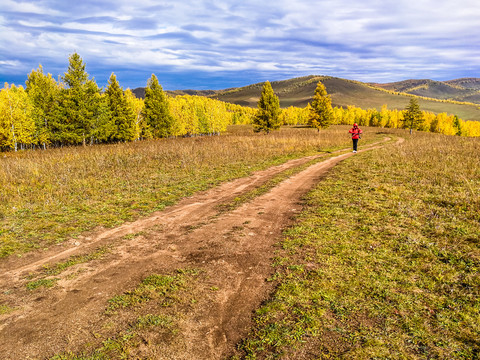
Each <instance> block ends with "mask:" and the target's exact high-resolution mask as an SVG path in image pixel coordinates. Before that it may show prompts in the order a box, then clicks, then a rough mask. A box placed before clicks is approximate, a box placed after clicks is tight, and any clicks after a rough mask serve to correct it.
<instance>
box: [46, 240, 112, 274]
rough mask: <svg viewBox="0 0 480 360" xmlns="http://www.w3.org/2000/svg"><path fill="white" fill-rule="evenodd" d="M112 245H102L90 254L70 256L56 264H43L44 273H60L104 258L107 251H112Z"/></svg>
mask: <svg viewBox="0 0 480 360" xmlns="http://www.w3.org/2000/svg"><path fill="white" fill-rule="evenodd" d="M110 250H111V247H109V246H102V247H99V248H98V249H96V250H95V251H94V252H92V253H90V254H83V255H74V256H71V257H69V258H68V260H66V261H62V262H59V263H56V264H47V265H44V266H43V269H42V273H43V274H44V275H47V276H52V275H58V274H61V273H62V272H64V271H65V270H67V269H68V268H70V267H72V266H75V265H78V264H84V263H87V262H89V261H92V260H97V259H100V258H102V257H103V256H104V255H105V254H106V253H108V252H110Z"/></svg>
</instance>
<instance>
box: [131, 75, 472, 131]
mask: <svg viewBox="0 0 480 360" xmlns="http://www.w3.org/2000/svg"><path fill="white" fill-rule="evenodd" d="M318 81H322V83H323V84H324V85H325V87H326V89H327V92H328V94H330V95H331V97H332V105H333V106H339V107H347V106H349V105H353V106H357V107H360V108H364V109H369V108H376V109H378V110H380V109H381V107H382V106H383V105H387V107H388V108H389V109H400V110H403V109H405V107H406V106H407V105H408V103H409V101H410V96H409V95H407V94H399V92H403V93H408V94H411V95H416V96H423V97H420V98H419V104H420V108H421V109H422V110H424V111H431V112H433V113H442V112H446V113H447V114H455V115H457V116H459V117H460V118H461V119H463V120H476V121H480V105H474V104H460V103H452V102H446V101H445V99H450V98H452V96H450V95H455V97H460V96H464V100H463V101H469V102H472V101H473V100H474V99H475V98H476V97H475V96H478V97H479V99H478V101H477V103H480V79H474V78H472V79H458V80H451V81H449V82H435V81H433V80H406V81H403V82H398V83H390V84H367V83H361V82H358V81H352V80H347V79H341V78H337V77H331V76H316V75H310V76H305V77H299V78H293V79H289V80H283V81H273V82H272V83H271V84H272V87H273V90H274V92H275V94H277V96H278V97H279V99H280V106H281V107H283V108H285V107H289V106H298V107H304V106H306V105H307V104H308V103H309V102H310V101H311V99H312V97H313V94H314V92H315V88H316V85H317V83H318ZM262 86H263V83H257V84H252V85H248V86H245V87H240V88H233V89H226V90H177V91H168V92H167V93H168V94H170V95H172V96H175V95H183V94H189V95H199V96H207V97H211V98H215V99H218V100H222V101H225V102H230V103H234V104H239V105H243V106H250V107H256V106H257V102H258V99H259V98H260V93H261V91H262ZM476 87H478V89H476ZM426 88H428V89H430V90H428V89H426ZM427 90H428V91H427ZM454 90H455V91H454ZM142 92H143V94H144V89H143V88H139V89H135V90H134V93H135V94H136V95H137V96H139V97H142V95H143V94H142ZM394 92H396V93H394ZM434 93H435V94H436V95H437V96H436V98H437V99H438V100H436V99H434V98H433V95H435V94H434ZM458 94H462V95H458ZM475 94H477V95H475ZM425 97H429V98H430V99H426V98H425Z"/></svg>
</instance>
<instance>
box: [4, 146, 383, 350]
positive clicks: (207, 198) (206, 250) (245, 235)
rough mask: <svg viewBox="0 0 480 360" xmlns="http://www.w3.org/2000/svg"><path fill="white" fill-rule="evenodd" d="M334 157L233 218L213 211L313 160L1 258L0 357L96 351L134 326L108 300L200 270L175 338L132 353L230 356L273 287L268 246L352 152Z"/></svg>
mask: <svg viewBox="0 0 480 360" xmlns="http://www.w3.org/2000/svg"><path fill="white" fill-rule="evenodd" d="M387 140H388V139H387ZM378 146H379V145H378V144H376V145H375V144H374V145H371V146H370V147H365V148H363V149H362V150H360V152H362V151H367V150H369V149H374V148H375V147H378ZM338 153H339V155H336V156H334V157H331V158H328V159H325V160H324V161H320V162H318V163H316V164H314V165H312V166H310V167H308V168H307V169H305V170H303V171H301V172H300V173H298V174H296V175H294V176H292V177H290V178H288V179H287V180H285V181H283V182H281V183H280V184H279V185H277V186H276V187H274V188H273V189H271V190H270V191H269V192H268V193H266V194H264V195H261V196H259V197H256V198H255V199H253V200H252V201H250V202H247V203H245V204H243V205H241V206H240V207H238V208H236V209H235V210H233V211H230V212H219V206H220V205H222V204H226V203H229V202H231V201H232V199H235V198H236V197H238V196H240V195H241V194H244V193H246V192H248V191H250V190H252V189H255V188H257V187H259V186H261V185H262V184H264V183H265V182H266V181H268V180H269V179H271V178H272V177H274V176H275V175H277V174H279V173H281V172H282V171H284V170H286V169H289V168H293V167H296V166H299V165H301V164H303V163H306V162H307V161H310V160H312V159H313V158H315V157H308V158H302V159H297V160H292V161H289V162H287V163H285V164H283V165H280V166H276V167H272V168H270V169H267V170H265V171H260V172H257V173H255V174H253V175H252V176H250V177H247V178H242V179H238V180H235V181H232V182H229V183H225V184H223V185H221V186H219V187H217V188H214V189H211V190H209V191H207V192H204V193H200V194H197V195H195V196H192V197H190V198H187V199H184V200H183V201H181V202H180V203H178V204H177V205H175V206H172V207H169V208H167V209H165V210H164V211H160V212H156V213H154V214H152V215H151V216H149V217H147V218H144V219H140V220H138V221H135V222H132V223H127V224H124V225H123V226H120V227H118V228H115V229H109V230H98V231H96V232H94V233H91V234H86V235H85V236H83V237H80V238H78V239H75V240H72V241H70V242H68V243H65V244H62V245H59V246H55V247H53V248H52V249H49V250H48V251H43V252H39V253H36V254H29V255H28V256H25V257H23V258H20V259H18V258H17V259H8V260H6V261H4V262H3V263H2V264H0V271H1V272H2V276H1V279H0V303H1V304H8V306H9V308H14V309H15V310H14V311H13V312H9V313H8V314H4V315H0V358H1V359H44V358H49V357H51V356H53V355H54V354H58V353H62V352H64V351H73V352H75V353H77V352H78V351H81V350H84V349H88V348H89V347H88V346H91V347H92V346H93V347H94V346H95V345H98V344H100V343H101V340H104V339H105V336H109V335H111V334H115V332H116V331H118V327H122V326H128V324H129V322H131V319H130V318H128V316H126V317H125V319H117V320H116V323H115V324H113V325H112V324H111V323H112V320H111V318H109V317H108V316H107V315H105V309H106V307H107V305H108V299H111V298H112V297H113V296H115V295H118V294H122V293H124V292H125V291H127V290H129V289H133V288H135V287H136V286H137V285H138V284H139V283H140V282H141V281H142V279H144V278H146V277H147V276H149V275H151V274H153V273H155V274H171V273H172V272H174V271H175V270H176V269H187V268H188V269H192V268H194V269H199V270H201V273H202V275H201V277H199V278H198V279H197V280H196V281H195V283H194V285H192V286H193V287H192V289H191V291H192V292H193V293H194V294H195V302H194V304H193V302H192V304H193V305H192V304H189V305H188V306H186V305H185V306H184V307H183V309H182V310H181V312H182V316H180V317H179V319H178V320H177V325H176V326H177V328H178V329H179V331H178V332H177V335H176V336H175V337H174V338H173V340H172V338H168V339H167V340H168V341H165V343H164V344H162V343H159V344H156V345H154V346H150V347H149V346H147V345H145V346H143V348H145V349H144V350H142V347H140V350H137V351H139V355H138V356H151V357H152V358H156V359H221V358H225V357H226V356H228V355H230V354H231V353H232V351H233V349H234V347H235V345H236V344H237V343H238V342H239V341H240V340H241V338H242V337H244V336H245V335H246V333H247V332H248V329H249V328H250V325H251V316H252V311H254V310H255V309H256V308H258V307H259V305H260V304H261V302H262V301H263V300H265V299H266V298H268V295H269V293H271V291H272V288H271V287H272V283H271V282H267V281H266V279H268V278H269V277H270V276H271V275H272V266H271V264H272V257H273V256H274V251H275V248H274V244H275V243H276V242H277V241H278V239H279V238H280V236H281V234H282V231H283V230H284V229H285V227H286V226H288V225H289V224H291V223H292V221H293V218H294V216H295V214H296V213H297V212H299V211H301V209H302V203H301V199H302V196H303V195H304V194H306V193H307V192H308V191H309V190H310V189H311V188H312V187H314V186H315V184H316V183H317V182H318V181H319V179H320V178H321V177H322V176H325V174H326V173H327V172H328V170H329V169H331V168H332V167H333V166H335V165H336V164H338V163H339V162H340V161H342V160H344V159H346V158H348V157H350V156H352V155H353V154H352V153H350V152H347V153H345V151H343V153H342V152H338ZM317 157H321V155H319V156H317ZM101 246H109V251H108V252H106V253H105V254H104V255H103V256H102V257H101V259H95V260H91V261H86V262H83V263H81V264H77V265H75V266H71V267H69V268H68V269H67V270H66V271H64V272H62V273H61V274H58V275H56V277H55V279H56V280H55V281H56V283H55V286H54V287H52V288H40V289H37V290H34V291H32V290H28V289H27V288H26V286H25V285H26V283H27V282H28V281H29V279H35V278H36V277H38V276H39V274H41V273H42V267H43V266H44V265H46V264H50V265H51V264H55V263H59V262H64V261H65V260H67V259H71V258H72V256H75V255H79V254H88V253H92V252H94V251H95V250H96V249H98V248H99V247H101ZM179 311H180V310H179ZM147 340H148V339H147ZM147 340H145V342H146V343H148V341H147ZM85 344H89V345H88V346H87V345H85ZM142 351H143V352H142Z"/></svg>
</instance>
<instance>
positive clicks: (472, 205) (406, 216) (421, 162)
mask: <svg viewBox="0 0 480 360" xmlns="http://www.w3.org/2000/svg"><path fill="white" fill-rule="evenodd" d="M359 155H360V156H358V155H357V156H355V157H352V158H350V159H348V160H346V161H345V162H343V163H342V164H340V165H339V166H337V167H336V168H335V169H334V170H333V171H332V172H331V173H330V175H329V176H328V177H327V178H326V179H325V180H324V181H322V182H321V183H320V184H319V186H318V187H317V188H316V189H315V190H314V191H313V192H312V193H311V194H310V195H309V196H308V199H307V201H308V206H307V208H306V210H305V211H304V213H303V214H302V215H301V217H300V219H299V223H298V224H297V225H296V226H295V227H293V228H291V229H289V230H288V231H287V232H286V234H285V238H284V240H283V241H282V243H281V244H279V247H280V248H279V253H278V254H277V258H276V260H275V263H274V266H275V269H276V272H275V275H274V276H273V277H272V278H271V279H270V280H271V281H276V282H277V284H278V285H277V288H276V290H275V292H274V293H273V294H272V298H271V299H270V300H269V301H267V302H266V303H265V304H264V305H263V306H262V307H261V308H260V309H258V310H257V312H256V315H255V317H254V322H255V326H254V328H253V329H252V330H251V333H250V335H249V336H248V337H247V338H246V339H244V341H243V342H242V343H241V345H240V348H241V355H239V356H241V357H243V358H246V359H260V358H261V359H274V358H282V357H285V358H292V359H293V358H295V359H313V358H315V359H317V358H318V359H332V358H334V359H399V358H405V359H407V358H408V359H412V358H413V359H434V358H438V359H478V358H479V356H480V342H479V340H478V339H480V325H479V324H480V272H479V270H480V249H479V244H480V167H479V166H478V164H479V163H480V142H479V141H478V140H477V139H462V138H459V137H446V136H437V135H432V134H418V133H417V134H414V136H413V137H411V138H408V139H407V142H406V143H404V144H402V145H400V146H398V147H393V146H388V147H385V148H384V149H379V150H375V151H371V152H368V153H363V154H359Z"/></svg>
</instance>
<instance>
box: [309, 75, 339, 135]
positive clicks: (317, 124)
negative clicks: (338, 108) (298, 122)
mask: <svg viewBox="0 0 480 360" xmlns="http://www.w3.org/2000/svg"><path fill="white" fill-rule="evenodd" d="M311 106H312V110H311V111H310V118H309V120H308V125H309V126H311V127H314V128H317V130H318V131H320V129H321V128H327V127H329V126H330V125H331V124H333V121H334V117H333V108H332V100H331V98H330V95H328V94H327V90H326V89H325V86H324V85H323V84H322V82H321V81H319V82H318V84H317V88H316V89H315V95H314V96H313V101H312V105H311Z"/></svg>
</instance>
